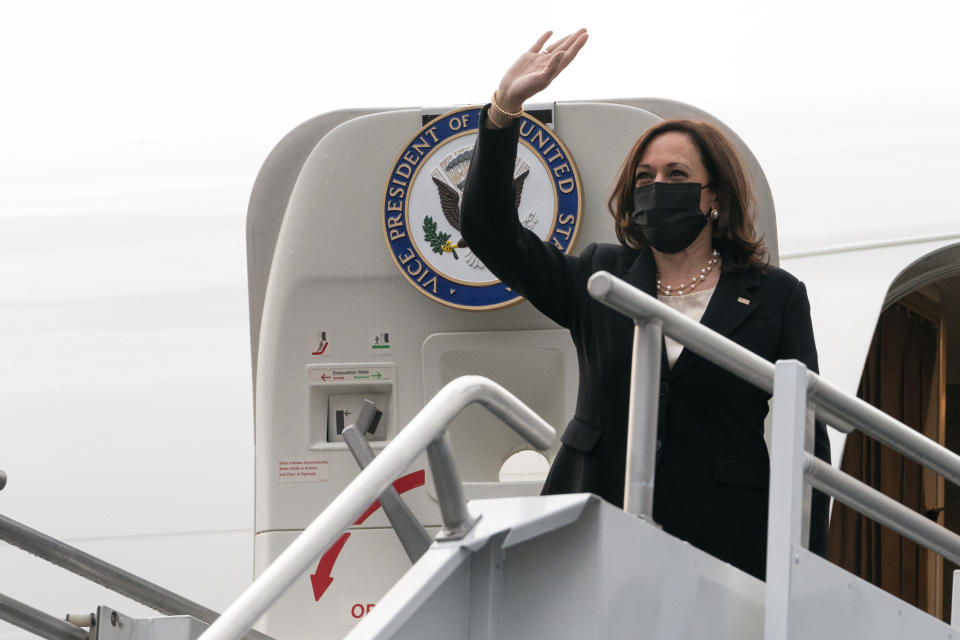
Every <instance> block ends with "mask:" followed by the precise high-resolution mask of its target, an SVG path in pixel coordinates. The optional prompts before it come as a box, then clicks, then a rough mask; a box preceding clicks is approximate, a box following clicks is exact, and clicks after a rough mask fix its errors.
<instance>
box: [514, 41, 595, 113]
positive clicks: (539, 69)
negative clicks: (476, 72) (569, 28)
mask: <svg viewBox="0 0 960 640" xmlns="http://www.w3.org/2000/svg"><path fill="white" fill-rule="evenodd" d="M551 35H553V32H552V31H547V32H546V33H545V34H543V35H542V36H540V39H539V40H537V41H536V42H535V43H534V44H533V46H532V47H530V49H529V50H527V51H525V52H524V54H523V55H522V56H520V57H519V58H517V61H516V62H514V63H513V66H511V67H510V68H509V69H507V73H506V74H504V76H503V79H502V80H501V81H500V86H499V87H498V88H497V98H496V99H497V104H498V105H499V106H500V107H501V108H502V109H503V110H504V111H509V112H517V111H521V110H522V109H523V103H524V102H526V101H527V100H528V99H530V98H531V97H533V96H534V95H535V94H537V93H539V92H540V91H543V90H544V89H546V88H547V86H549V84H550V83H551V82H553V79H554V78H556V77H557V75H558V74H559V73H560V72H561V71H563V70H564V68H566V66H567V65H568V64H570V62H571V61H573V59H574V58H575V57H577V53H579V52H580V49H582V48H583V45H584V44H586V42H587V36H588V34H587V30H586V29H580V30H579V31H574V32H573V33H571V34H570V35H568V36H566V37H564V38H561V39H559V40H557V41H556V42H553V43H551V44H550V45H548V46H547V47H546V48H545V49H544V48H543V45H544V44H546V42H547V40H549V39H550V36H551ZM541 49H543V50H542V51H541Z"/></svg>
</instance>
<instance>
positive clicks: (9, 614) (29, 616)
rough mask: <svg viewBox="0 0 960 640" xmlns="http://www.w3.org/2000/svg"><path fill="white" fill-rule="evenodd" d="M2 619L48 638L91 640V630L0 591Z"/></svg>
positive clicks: (54, 639) (50, 639) (56, 639)
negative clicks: (55, 616)
mask: <svg viewBox="0 0 960 640" xmlns="http://www.w3.org/2000/svg"><path fill="white" fill-rule="evenodd" d="M0 620H4V621H6V622H9V623H10V624H12V625H14V626H17V627H20V628H21V629H23V630H24V631H27V632H29V633H32V634H34V635H37V636H40V637H41V638H46V640H89V638H90V632H89V631H85V630H83V629H81V628H80V627H78V626H76V625H73V624H70V623H69V622H66V621H64V620H60V619H59V618H54V617H53V616H51V615H49V614H46V613H44V612H43V611H40V610H39V609H34V608H33V607H31V606H30V605H27V604H24V603H23V602H19V601H18V600H14V599H13V598H11V597H9V596H5V595H3V594H2V593H0Z"/></svg>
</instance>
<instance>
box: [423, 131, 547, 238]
mask: <svg viewBox="0 0 960 640" xmlns="http://www.w3.org/2000/svg"><path fill="white" fill-rule="evenodd" d="M472 159H473V147H464V148H462V149H458V150H457V151H454V152H453V153H451V154H450V155H448V156H447V157H446V158H444V159H443V160H442V161H441V162H440V166H439V167H437V168H436V169H434V170H433V173H431V174H430V177H431V178H432V179H433V183H434V184H435V185H437V192H438V193H439V195H440V208H441V209H442V210H443V217H444V218H446V219H447V222H449V223H450V226H451V227H453V228H454V229H456V230H457V231H460V199H461V197H462V196H463V185H464V183H465V182H466V181H467V170H468V169H469V168H470V161H471V160H472ZM528 175H530V167H529V165H527V163H526V162H524V161H523V160H522V159H520V158H517V164H516V168H515V169H514V173H513V204H514V206H515V207H519V206H520V196H521V195H522V194H523V182H524V180H526V179H527V176H528ZM453 248H454V249H461V248H467V243H466V242H464V241H463V238H460V240H458V241H457V243H456V244H454V245H453Z"/></svg>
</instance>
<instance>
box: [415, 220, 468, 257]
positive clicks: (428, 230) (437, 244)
mask: <svg viewBox="0 0 960 640" xmlns="http://www.w3.org/2000/svg"><path fill="white" fill-rule="evenodd" d="M423 239H424V240H426V241H427V242H429V243H430V248H431V249H432V250H433V252H434V253H439V254H440V255H443V254H444V253H452V254H453V258H454V260H459V259H460V257H459V256H458V255H457V250H456V248H455V247H454V246H453V245H452V244H450V234H449V233H444V232H443V231H440V232H438V231H437V222H436V221H435V220H434V219H433V218H431V217H430V216H427V217H425V218H424V219H423Z"/></svg>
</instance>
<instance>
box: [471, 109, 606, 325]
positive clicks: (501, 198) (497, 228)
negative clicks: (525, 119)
mask: <svg viewBox="0 0 960 640" xmlns="http://www.w3.org/2000/svg"><path fill="white" fill-rule="evenodd" d="M487 109H489V105H488V106H487V107H485V108H484V109H483V111H482V112H481V114H480V130H479V134H478V139H477V145H476V147H475V149H474V152H473V159H472V161H471V162H470V171H469V173H468V175H467V180H466V184H465V186H464V189H463V201H462V203H461V206H460V231H461V232H462V233H463V238H464V240H466V242H467V244H468V246H469V248H470V250H471V251H473V252H474V254H476V255H477V257H478V258H480V259H481V260H482V261H483V263H484V264H485V265H486V266H487V268H488V269H490V271H491V272H493V274H494V275H496V276H497V277H498V278H499V279H500V280H502V281H503V282H504V283H505V284H507V285H508V286H510V287H511V288H513V290H514V291H517V292H518V293H520V294H521V295H522V296H524V297H525V298H526V299H527V300H529V301H530V302H531V303H533V305H534V306H535V307H536V308H537V309H539V310H540V311H541V312H543V313H544V314H546V315H547V316H549V317H550V318H551V319H552V320H553V321H554V322H556V323H557V324H559V325H561V326H563V327H567V328H569V327H570V324H571V322H572V319H573V318H574V317H575V309H576V307H577V306H578V305H579V304H580V303H581V302H582V300H583V297H584V296H585V295H586V278H587V275H588V274H586V268H585V267H584V264H585V260H584V259H582V258H577V257H574V256H567V255H564V254H563V253H562V252H561V251H560V250H559V249H557V248H556V247H554V246H552V245H549V244H547V243H545V242H543V241H542V240H540V238H538V237H537V236H536V234H534V233H533V232H532V231H530V230H529V229H526V228H524V227H523V225H521V224H520V220H519V216H518V215H517V207H516V205H515V203H514V191H513V180H514V166H515V163H516V157H517V143H518V141H519V136H520V122H519V120H515V121H514V122H513V124H512V125H511V126H509V127H504V128H502V129H493V128H490V127H487V126H485V125H486V118H487ZM585 253H586V252H585Z"/></svg>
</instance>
